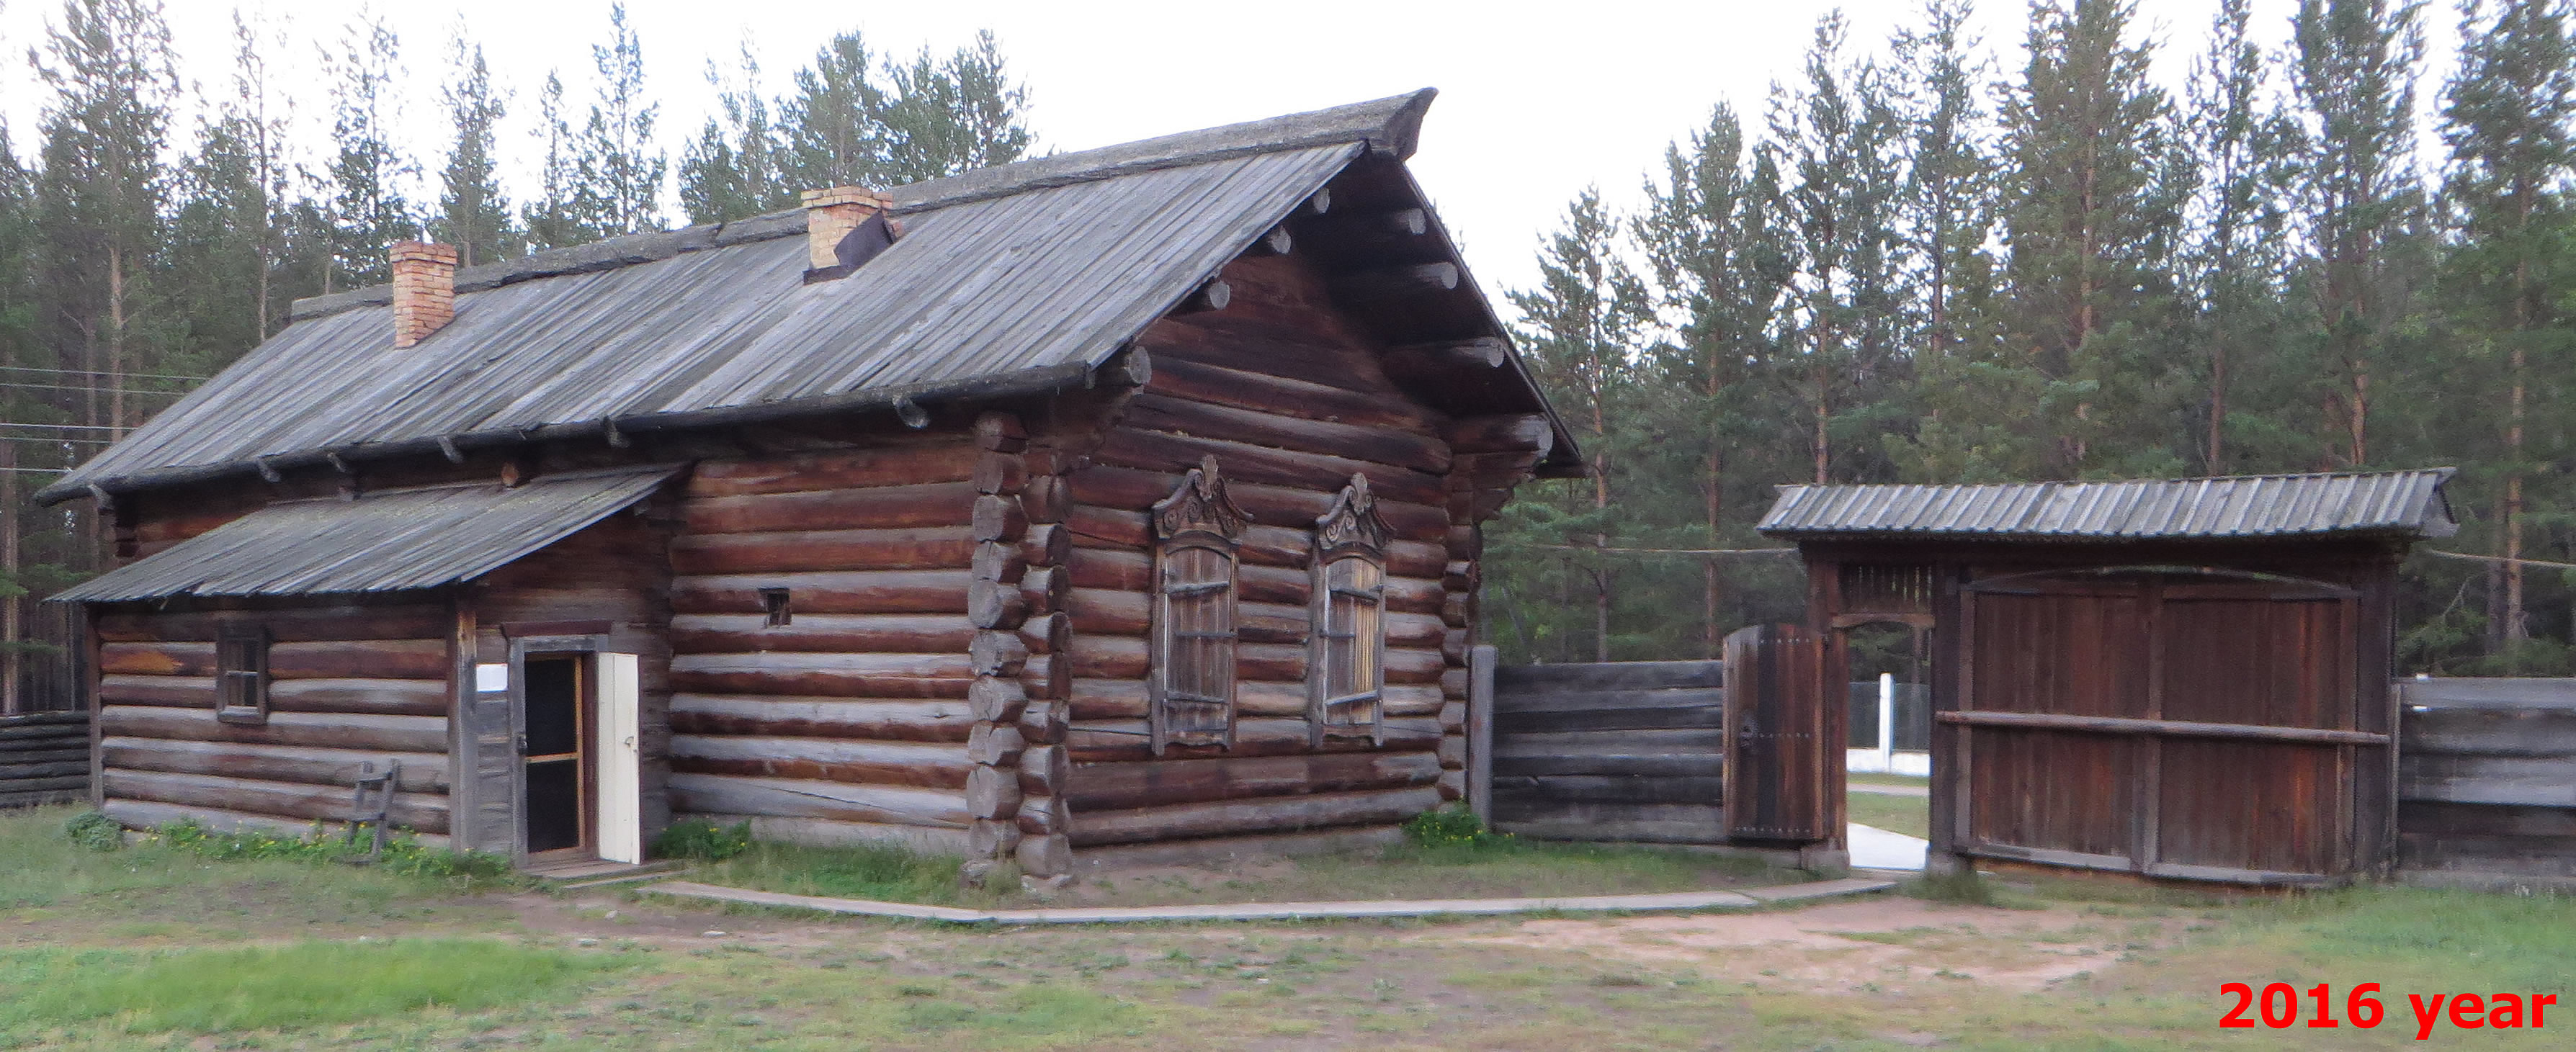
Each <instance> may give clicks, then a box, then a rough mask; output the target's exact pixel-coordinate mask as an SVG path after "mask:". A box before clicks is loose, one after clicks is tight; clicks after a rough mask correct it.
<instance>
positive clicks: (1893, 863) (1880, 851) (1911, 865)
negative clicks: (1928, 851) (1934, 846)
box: [1846, 822, 1931, 873]
mask: <svg viewBox="0 0 2576 1052" xmlns="http://www.w3.org/2000/svg"><path fill="white" fill-rule="evenodd" d="M1846 828H1847V829H1849V830H1850V833H1849V836H1850V839H1851V864H1852V868H1854V869H1903V870H1912V871H1914V872H1917V873H1920V872H1922V871H1923V854H1924V849H1925V848H1928V847H1930V846H1931V842H1930V841H1927V840H1924V839H1922V838H1920V837H1910V836H1907V835H1905V834H1903V833H1894V832H1889V831H1888V830H1884V829H1880V828H1878V827H1877V826H1865V825H1862V824H1860V823H1858V822H1854V823H1852V824H1851V825H1850V826H1848V827H1846Z"/></svg>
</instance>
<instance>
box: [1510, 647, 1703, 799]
mask: <svg viewBox="0 0 2576 1052" xmlns="http://www.w3.org/2000/svg"><path fill="white" fill-rule="evenodd" d="M1724 686H1725V683H1724V679H1723V665H1722V663H1720V662H1716V661H1625V662H1611V663H1606V664H1573V665H1511V666H1505V667H1502V668H1499V669H1496V670H1495V674H1494V715H1493V721H1494V729H1493V743H1494V748H1493V761H1492V762H1493V774H1492V777H1493V823H1494V827H1495V828H1497V829H1500V830H1503V831H1504V832H1508V833H1515V834H1519V835H1522V836H1530V837H1538V838H1542V839H1551V840H1627V841H1655V842H1664V843H1681V844H1717V843H1724V842H1725V841H1726V840H1727V835H1728V830H1727V821H1726V808H1725V806H1724V803H1725V800H1724V797H1725V772H1726V758H1727V757H1726V753H1727V750H1726V730H1725V726H1726V719H1725V715H1726V691H1725V690H1724V689H1723V688H1724Z"/></svg>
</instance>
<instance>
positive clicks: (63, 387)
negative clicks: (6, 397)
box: [0, 381, 188, 398]
mask: <svg viewBox="0 0 2576 1052" xmlns="http://www.w3.org/2000/svg"><path fill="white" fill-rule="evenodd" d="M0 387H14V388H17V389H18V390H21V391H78V392H81V393H83V394H87V393H89V392H91V391H96V392H98V393H99V394H116V393H118V392H123V393H125V394H130V395H168V396H170V397H172V398H176V397H178V396H180V395H183V394H187V393H188V392H186V391H155V390H153V389H151V388H149V387H82V386H80V385H78V384H17V383H8V382H5V381H0Z"/></svg>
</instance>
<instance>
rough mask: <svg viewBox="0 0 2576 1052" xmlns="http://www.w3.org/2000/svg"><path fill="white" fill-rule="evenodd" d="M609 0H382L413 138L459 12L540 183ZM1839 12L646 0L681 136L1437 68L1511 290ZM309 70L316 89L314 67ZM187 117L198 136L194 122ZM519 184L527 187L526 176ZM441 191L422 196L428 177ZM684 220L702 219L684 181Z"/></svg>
mask: <svg viewBox="0 0 2576 1052" xmlns="http://www.w3.org/2000/svg"><path fill="white" fill-rule="evenodd" d="M167 3H168V5H169V18H170V21H171V25H172V31H173V37H174V41H175V46H176V48H177V50H178V52H179V55H180V61H181V76H182V78H183V79H186V80H191V81H196V82H201V83H203V84H204V85H205V87H206V89H207V90H208V91H209V92H221V91H225V90H228V88H227V85H228V79H227V78H228V77H229V57H230V54H231V46H232V45H231V17H232V11H233V8H234V6H235V5H234V4H232V3H229V2H225V0H167ZM241 6H242V7H243V8H244V9H246V10H252V11H259V10H263V9H264V10H265V11H266V12H267V13H268V15H269V16H270V17H272V18H275V19H278V20H281V21H284V22H286V23H287V28H288V32H289V34H290V37H292V38H294V39H296V40H297V41H298V46H297V48H296V49H295V52H294V53H292V54H288V55H285V56H282V57H280V58H279V59H276V60H275V61H277V62H278V65H279V67H280V69H279V72H280V73H284V74H287V75H285V76H280V77H279V78H278V80H279V82H280V83H282V84H284V85H286V86H288V88H289V89H290V92H292V93H295V94H298V95H300V97H301V101H300V103H299V105H300V108H301V113H300V117H301V118H302V119H303V120H305V121H307V122H309V123H310V126H311V130H310V131H309V133H308V134H307V135H306V136H305V139H306V140H307V141H308V142H320V141H322V140H323V138H324V137H323V135H322V134H321V132H320V127H321V122H322V121H323V120H325V119H327V112H326V111H327V109H328V106H329V101H328V95H327V92H326V90H325V88H324V87H323V85H322V83H321V81H320V78H319V77H318V74H317V72H316V70H317V68H318V66H317V63H316V62H315V61H314V59H313V57H312V54H311V50H310V47H309V43H308V42H310V41H314V40H323V41H330V42H336V41H337V39H338V37H339V28H338V27H339V24H340V23H341V22H343V21H344V20H345V18H346V17H347V14H348V12H349V11H351V10H352V9H353V5H352V4H350V3H344V2H332V0H246V2H245V3H243V4H242V5H241ZM608 6H609V5H608V3H607V0H408V2H404V3H399V4H380V5H379V7H378V9H379V10H381V11H383V12H384V13H385V15H386V17H387V20H388V21H389V22H390V23H391V24H392V25H393V26H394V28H395V29H396V31H397V32H398V33H399V34H400V35H401V37H402V40H403V48H404V58H405V65H406V66H407V67H408V69H409V71H410V76H409V79H408V80H407V81H406V82H405V83H404V84H403V85H402V88H403V97H404V99H405V103H406V111H405V114H404V119H405V122H406V123H405V126H406V127H410V128H415V129H417V134H416V137H415V138H414V140H413V142H412V144H411V145H412V150H413V152H414V153H415V154H416V155H417V156H418V158H419V159H420V161H421V163H422V164H423V166H424V167H425V168H434V166H435V164H436V161H437V158H438V156H439V154H440V153H441V152H442V151H443V150H444V149H445V148H446V138H445V136H446V131H445V128H444V126H443V123H442V121H441V118H440V115H439V113H438V112H437V109H436V99H437V89H438V79H439V78H440V77H442V76H444V75H445V72H446V54H447V40H448V37H449V35H450V34H451V33H452V32H453V31H454V30H456V29H457V28H458V27H460V26H461V27H462V28H463V29H464V31H465V32H466V33H467V35H468V36H469V37H471V38H472V39H474V40H476V41H478V42H480V43H481V44H482V45H483V47H484V49H485V52H486V54H487V56H488V58H489V60H490V62H491V64H492V67H493V70H494V72H495V74H496V76H497V77H498V79H499V80H500V81H501V82H502V83H503V84H504V85H505V86H506V87H508V88H510V89H512V90H514V91H515V92H516V99H515V105H514V106H513V109H512V113H511V124H512V125H513V128H512V130H511V131H510V132H509V133H505V138H504V141H503V146H504V150H505V157H506V158H507V159H508V161H509V162H510V164H509V166H508V167H507V168H505V171H504V177H505V180H516V182H517V184H518V185H524V183H525V179H524V178H523V173H522V170H523V169H525V168H526V167H527V165H528V164H529V163H530V162H531V161H532V159H533V155H534V153H535V150H536V148H537V147H536V145H535V144H534V143H533V142H532V141H531V140H529V139H527V138H526V137H525V132H526V130H527V129H528V128H530V127H533V123H534V121H533V118H534V113H535V92H536V87H537V85H538V84H539V83H540V82H541V81H542V80H543V79H544V77H545V74H546V71H547V70H548V69H550V68H552V69H560V70H562V71H563V74H564V79H565V82H566V85H567V89H568V90H567V95H568V97H569V98H570V100H571V101H572V102H574V103H575V109H574V112H575V114H576V116H575V118H574V119H575V121H576V122H578V116H577V114H578V113H579V112H580V110H579V106H580V105H581V104H583V103H584V101H585V100H586V98H587V95H588V89H589V79H590V75H591V73H590V71H591V60H590V51H589V48H590V45H591V44H593V43H595V42H598V41H602V40H604V39H605V38H606V35H607V11H608ZM1833 6H1836V5H1832V4H1825V3H1812V2H1807V0H1702V2H1696V3H1693V2H1649V0H1590V2H1586V3H1577V4H1564V3H1551V4H1546V5H1540V4H1532V3H1507V2H1489V3H1475V2H1429V0H1423V2H1413V0H1375V2H1370V3H1350V2H1347V0H1345V2H1335V3H1323V4H1288V3H1257V4H1206V3H1173V2H1116V0H1091V2H1081V0H1048V2H1026V0H980V2H973V3H948V4H939V3H912V4H872V3H866V2H828V0H827V2H814V0H720V2H712V3H711V2H707V0H632V2H631V3H630V4H629V6H628V10H629V14H630V17H631V19H632V21H633V22H634V24H635V25H636V27H637V28H638V30H639V32H640V34H641V36H642V39H643V45H644V55H645V60H646V63H647V66H648V70H647V77H648V84H649V88H650V91H651V93H652V94H653V95H655V96H656V97H658V98H659V99H661V100H662V103H663V110H662V118H661V119H662V122H663V123H662V136H663V139H664V142H665V143H666V144H667V145H668V146H670V147H671V148H672V151H673V154H674V171H675V173H676V169H677V163H676V161H677V148H678V145H679V143H680V142H681V141H682V140H683V139H684V138H685V137H687V136H688V135H690V134H693V133H694V132H695V131H696V129H697V127H698V125H699V124H700V122H701V121H703V120H704V118H705V115H706V114H707V112H708V111H709V110H710V109H711V108H712V103H713V89H711V88H710V87H708V85H707V82H706V78H705V70H706V66H707V62H708V60H709V59H710V58H713V59H715V60H717V61H718V62H720V63H724V64H726V65H727V67H728V69H729V68H730V64H731V62H732V60H733V56H734V54H735V51H736V48H737V47H738V45H739V43H740V42H741V41H742V40H743V39H745V38H746V37H747V38H748V39H749V40H750V42H751V44H752V47H753V49H754V51H755V53H756V54H758V55H759V56H760V58H761V61H762V64H763V66H764V67H765V74H766V76H767V77H768V79H769V80H770V81H771V84H770V89H771V92H772V93H773V94H775V93H780V92H783V91H784V90H785V88H786V86H787V85H786V80H787V75H788V73H789V72H790V71H792V70H793V69H795V68H796V67H798V66H801V65H803V64H804V63H805V62H806V61H808V60H809V59H810V58H811V57H812V55H813V53H814V51H815V50H816V49H817V48H818V47H820V46H821V45H822V43H823V42H824V40H825V39H826V38H828V37H829V36H830V35H831V34H833V33H834V32H838V31H841V30H845V29H850V28H857V29H859V30H862V31H864V32H865V33H866V34H867V36H868V37H869V39H870V41H871V42H872V44H873V46H875V47H876V48H878V49H879V50H880V51H885V50H894V51H902V52H909V51H911V50H912V49H914V48H917V47H919V46H921V45H922V44H925V43H926V44H928V45H930V46H931V47H932V48H934V49H936V50H939V51H941V52H945V51H947V50H949V49H951V48H954V47H955V46H957V45H958V44H960V43H963V42H965V41H966V40H968V39H969V38H971V36H972V35H973V34H974V32H975V31H976V30H978V29H984V28H989V29H991V30H993V31H994V32H995V33H996V34H997V35H998V37H999V38H1000V41H1001V46H1002V51H1003V54H1004V56H1005V58H1006V59H1007V60H1008V61H1009V63H1010V64H1011V66H1012V68H1013V69H1014V70H1016V72H1017V73H1018V75H1019V76H1020V77H1021V78H1022V79H1023V80H1024V81H1025V82H1026V83H1027V84H1028V85H1029V87H1030V89H1031V92H1032V108H1031V116H1030V123H1031V125H1032V127H1033V128H1034V129H1035V130H1036V131H1037V133H1038V135H1039V136H1040V141H1041V144H1042V145H1043V146H1045V147H1052V148H1055V149H1060V150H1074V149H1083V148H1088V147H1093V146H1102V145H1108V144H1111V143H1117V142H1124V141H1127V140H1131V139H1139V138H1145V137H1148V136H1153V135H1160V134H1164V133H1168V132H1175V131H1184V130H1188V129H1192V128H1200V127H1205V126H1209V125H1215V124H1224V123H1229V122H1233V121H1241V120H1250V119H1254V118H1259V117H1267V116H1273V115H1277V114H1282V113H1291V112H1296V111H1300V110H1308V109H1315V108H1319V107H1323V106H1330V105H1335V104H1339V103H1344V102H1352V101H1358V100H1362V99H1369V98H1376V97H1379V96H1384V95H1392V94H1396V93H1398V92H1403V91H1410V90H1412V89H1415V88H1420V87H1424V86H1431V87H1437V88H1439V89H1440V92H1441V94H1440V100H1439V102H1438V103H1437V104H1435V105H1434V106H1433V107H1432V110H1431V115H1430V118H1429V120H1428V121H1427V122H1426V124H1425V127H1424V133H1423V139H1422V150H1421V153H1420V154H1419V155H1418V156H1417V157H1416V158H1415V159H1414V161H1413V165H1414V168H1415V172H1416V174H1417V176H1418V178H1419V179H1420V180H1421V182H1422V184H1423V185H1424V187H1425V188H1427V189H1428V190H1429V191H1430V192H1431V194H1432V195H1433V196H1434V197H1435V199H1436V200H1437V203H1438V206H1439V208H1440V211H1441V214H1442V216H1443V217H1444V218H1445V219H1446V220H1447V221H1448V223H1449V224H1450V226H1451V228H1452V229H1453V230H1455V231H1457V232H1458V233H1459V234H1460V236H1461V239H1462V240H1463V241H1464V242H1465V243H1466V245H1467V251H1468V255H1469V260H1470V263H1471V264H1472V265H1473V267H1474V269H1475V270H1476V271H1477V273H1478V274H1479V276H1480V277H1481V279H1482V282H1483V284H1484V285H1485V287H1486V288H1487V290H1488V291H1491V292H1497V293H1498V292H1499V290H1500V289H1502V288H1505V287H1514V286H1520V285H1525V284H1527V283H1528V282H1529V281H1531V280H1532V279H1533V277H1534V276H1535V267H1534V265H1533V263H1532V262H1531V257H1532V253H1533V251H1534V250H1535V249H1536V247H1537V246H1538V244H1539V240H1540V238H1541V237H1542V236H1543V235H1544V234H1545V233H1546V232H1548V231H1549V230H1552V229H1553V228H1554V227H1555V225H1556V223H1557V222H1558V220H1559V219H1560V218H1561V216H1562V214H1563V211H1564V207H1565V204H1566V202H1567V201H1568V200H1569V199H1570V198H1572V197H1573V196H1574V194H1575V193H1576V192H1578V191H1580V190H1581V189H1582V188H1583V187H1584V186H1586V185H1598V186H1600V187H1601V188H1602V189H1603V191H1604V193H1605V195H1606V196H1607V197H1608V198H1609V199H1610V200H1611V201H1612V202H1613V203H1614V204H1626V203H1629V202H1632V201H1634V200H1635V199H1636V197H1637V192H1636V187H1637V185H1638V182H1639V179H1640V177H1641V176H1642V174H1643V173H1644V172H1646V171H1647V170H1648V169H1649V168H1652V167H1655V166H1656V165H1657V164H1658V160H1659V157H1660V155H1661V153H1662V150H1663V148H1664V146H1665V144H1667V143H1668V142H1671V141H1672V140H1673V139H1675V138H1677V137H1680V136H1683V135H1686V134H1688V133H1689V131H1691V130H1692V129H1693V128H1695V127H1698V126H1700V124H1701V123H1702V122H1703V121H1704V120H1705V119H1706V117H1707V114H1708V112H1709V108H1710V107H1711V106H1713V105H1715V104H1716V103H1718V102H1721V101H1723V102H1727V103H1729V104H1731V105H1733V106H1734V107H1735V109H1736V111H1737V112H1738V113H1739V114H1740V115H1742V116H1744V117H1745V118H1746V119H1747V120H1748V122H1758V121H1759V119H1760V116H1761V114H1762V112H1763V110H1764V106H1765V99H1766V97H1767V94H1768V91H1769V87H1770V85H1771V83H1772V82H1773V81H1774V80H1781V79H1789V78H1794V77H1795V76H1797V74H1798V66H1799V61H1800V58H1801V56H1802V54H1803V52H1804V50H1805V48H1806V45H1807V42H1808V39H1809V36H1810V34H1811V33H1812V31H1813V28H1814V24H1815V19H1816V17H1817V16H1818V15H1819V14H1821V13H1822V12H1824V11H1826V10H1828V9H1830V8H1831V7H1833ZM1839 6H1840V7H1842V8H1843V9H1844V10H1845V11H1846V12H1847V13H1848V14H1849V15H1850V18H1851V22H1852V25H1853V31H1852V36H1853V44H1854V45H1855V46H1856V47H1861V48H1869V49H1873V50H1875V49H1879V48H1881V47H1883V44H1884V41H1885V38H1886V37H1887V35H1888V34H1889V33H1890V32H1891V31H1893V30H1894V29H1896V28H1897V27H1899V26H1900V25H1904V24H1909V23H1910V22H1912V21H1913V17H1914V13H1915V11H1916V10H1917V8H1918V0H1846V2H1843V3H1841V4H1840V5H1839ZM2216 7H2217V0H2143V2H2142V4H2141V8H2142V15H2143V17H2142V19H2141V22H2142V23H2144V28H2143V31H2144V32H2146V33H2149V34H2152V35H2154V36H2156V37H2159V38H2161V39H2163V40H2165V41H2166V42H2167V43H2168V47H2167V48H2166V49H2165V50H2164V51H2163V53H2162V62H2161V67H2160V69H2159V71H2158V75H2159V77H2160V78H2161V79H2163V80H2164V81H2165V82H2166V83H2167V84H2168V85H2169V86H2172V87H2176V88H2178V87H2179V85H2180V83H2181V81H2182V78H2183V76H2184V74H2185V69H2186V67H2187V64H2188V63H2189V61H2190V60H2191V58H2192V56H2193V55H2195V54H2196V53H2197V52H2198V51H2199V49H2200V47H2201V43H2202V36H2203V33H2204V32H2205V27H2206V26H2207V25H2208V22H2209V18H2210V15H2211V13H2212V12H2213V11H2214V10H2215V9H2216ZM2293 7H2294V0H2257V4H2256V25H2257V29H2258V32H2260V33H2262V34H2263V35H2264V36H2265V38H2267V39H2268V40H2270V41H2272V42H2273V43H2274V44H2275V45H2276V46H2277V45H2278V43H2279V42H2280V41H2282V40H2284V39H2286V37H2287V35H2288V33H2287V26H2288V19H2289V15H2290V12H2291V10H2292V9H2293ZM2026 11H2027V8H2026V6H2025V4H2024V3H2023V2H2021V0H1983V2H1982V3H1981V4H1980V10H1979V14H1978V17H1979V21H1980V22H1981V23H1982V25H1981V31H1982V35H1983V37H1984V38H1985V40H1986V41H1987V43H1988V44H1989V45H1990V46H1992V47H1993V48H1994V49H1995V51H1996V53H1997V57H1998V60H1999V66H2000V68H2001V69H2002V70H2005V71H2009V70H2011V69H2013V68H2017V67H2018V65H2019V62H2020V58H2019V55H2018V49H2019V45H2020V40H2021V35H2022V27H2023V24H2024V19H2025V12H2026ZM59 12H60V6H59V3H58V2H56V0H0V54H5V55H8V56H11V58H10V60H9V61H8V62H7V63H6V64H5V65H0V116H4V117H5V118H6V120H7V121H8V125H9V128H10V129H11V135H12V138H13V140H14V141H15V143H16V145H17V147H18V149H19V150H20V151H21V152H25V151H28V150H30V149H31V148H32V140H33V139H34V137H35V129H34V125H35V121H36V116H37V108H38V107H39V106H40V105H41V104H42V99H41V93H40V92H39V91H38V90H37V87H38V86H37V84H36V82H35V78H34V73H33V70H32V68H31V67H30V66H29V64H28V63H27V61H26V59H25V57H24V56H25V55H26V53H27V49H28V48H29V47H31V46H35V45H38V44H40V43H41V42H42V34H43V27H44V25H45V23H46V22H48V21H52V20H55V19H59V17H60V14H59ZM2426 14H2427V21H2428V27H2427V28H2428V29H2429V30H2430V36H2431V39H2432V41H2433V44H2434V51H2435V55H2434V56H2433V60H2432V61H2431V62H2430V63H2428V67H2429V68H2430V69H2431V70H2433V71H2434V76H2433V77H2430V78H2428V79H2427V82H2426V83H2424V84H2423V85H2421V86H2420V88H2419V92H2420V93H2421V94H2422V95H2423V96H2424V97H2425V99H2426V100H2427V102H2428V104H2429V101H2430V99H2431V97H2432V96H2433V94H2434V93H2435V92H2436V91H2437V90H2438V87H2439V85H2438V77H2439V76H2440V75H2441V73H2442V72H2443V71H2446V70H2447V69H2448V66H2449V57H2448V56H2449V51H2450V38H2451V37H2452V36H2453V32H2452V22H2453V20H2454V17H2455V16H2454V15H2453V14H2452V13H2451V11H2450V10H2449V5H2448V4H2439V5H2436V6H2432V7H2430V8H2429V9H2428V10H2427V12H2426ZM302 85H310V86H311V87H310V88H309V89H306V90H301V91H297V90H295V89H297V88H298V87H299V86H302ZM183 134H185V132H184V131H183ZM513 189H514V191H515V189H516V186H514V187H513ZM416 196H419V195H416ZM671 200H672V201H673V205H674V207H673V208H672V209H671V211H672V213H673V216H672V218H673V221H674V222H678V221H680V220H682V219H683V218H684V217H682V216H680V215H679V214H678V209H677V207H676V196H673V197H672V198H671Z"/></svg>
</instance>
